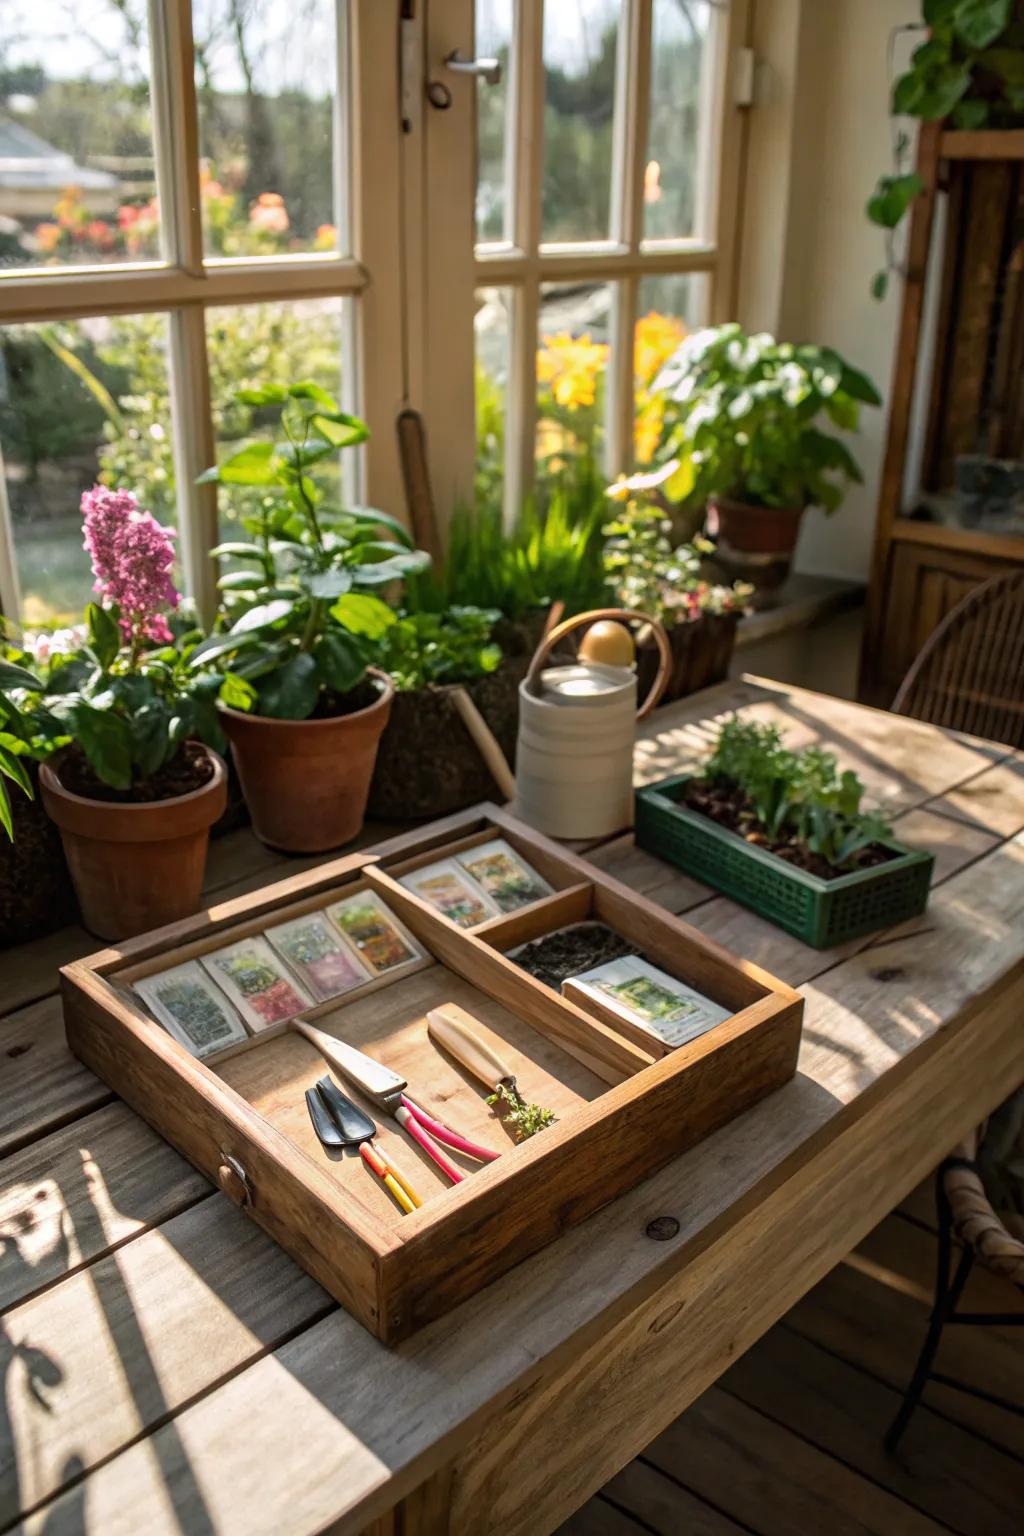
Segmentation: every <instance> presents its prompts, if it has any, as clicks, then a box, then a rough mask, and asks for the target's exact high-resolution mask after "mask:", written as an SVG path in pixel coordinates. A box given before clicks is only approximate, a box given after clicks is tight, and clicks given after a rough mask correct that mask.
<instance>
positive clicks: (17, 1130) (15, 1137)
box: [0, 997, 114, 1156]
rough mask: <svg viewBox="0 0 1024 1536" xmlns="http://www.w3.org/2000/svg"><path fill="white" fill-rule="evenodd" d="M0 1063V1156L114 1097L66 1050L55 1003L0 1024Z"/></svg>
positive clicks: (45, 1002) (22, 1012) (36, 1006)
mask: <svg viewBox="0 0 1024 1536" xmlns="http://www.w3.org/2000/svg"><path fill="white" fill-rule="evenodd" d="M0 1063H2V1066H3V1092H2V1093H0V1156H3V1155H5V1154H6V1153H9V1152H14V1151H16V1150H17V1149H18V1148H19V1147H22V1146H24V1145H26V1144H27V1143H28V1142H30V1141H32V1140H34V1139H35V1138H36V1137H39V1136H45V1135H46V1134H47V1133H48V1132H50V1131H52V1130H55V1129H56V1128H57V1127H58V1126H61V1125H65V1124H67V1122H68V1121H69V1120H72V1119H75V1118H76V1117H77V1116H79V1115H85V1114H88V1113H89V1112H90V1110H93V1109H98V1108H99V1107H100V1105H101V1104H109V1103H110V1102H111V1101H112V1099H113V1097H114V1095H113V1094H112V1093H111V1091H110V1089H109V1088H108V1087H107V1086H106V1084H105V1083H101V1082H100V1080H99V1078H98V1077H94V1076H93V1074H92V1073H91V1072H90V1071H89V1070H88V1068H86V1067H83V1066H82V1064H81V1062H79V1061H77V1060H76V1058H75V1057H74V1056H72V1054H71V1052H70V1051H69V1050H68V1046H67V1040H66V1039H65V1036H64V1017H63V1014H62V1013H61V1006H60V999H59V998H58V997H47V998H44V999H43V1000H42V1002H38V1003H30V1004H29V1005H28V1007H26V1008H19V1009H18V1011H17V1012H16V1013H11V1014H8V1015H7V1017H6V1018H5V1019H0Z"/></svg>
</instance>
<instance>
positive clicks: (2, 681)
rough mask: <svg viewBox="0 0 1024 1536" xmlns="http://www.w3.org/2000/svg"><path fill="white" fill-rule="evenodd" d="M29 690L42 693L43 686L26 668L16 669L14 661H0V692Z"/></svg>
mask: <svg viewBox="0 0 1024 1536" xmlns="http://www.w3.org/2000/svg"><path fill="white" fill-rule="evenodd" d="M6 688H27V689H29V690H30V692H32V693H42V691H43V685H42V683H41V682H40V681H39V679H38V677H36V676H35V674H34V673H33V672H29V671H28V669H27V668H26V667H16V666H15V665H14V663H13V662H12V661H0V690H2V689H6Z"/></svg>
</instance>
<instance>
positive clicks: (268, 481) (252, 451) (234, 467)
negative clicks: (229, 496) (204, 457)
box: [196, 443, 279, 485]
mask: <svg viewBox="0 0 1024 1536" xmlns="http://www.w3.org/2000/svg"><path fill="white" fill-rule="evenodd" d="M278 483H279V481H278V466H277V460H276V456H275V452H274V445H273V443H247V444H246V446H245V447H244V448H240V449H239V450H238V452H237V453H233V454H232V455H231V457H230V458H229V459H225V460H224V462H223V463H222V464H216V465H214V467H213V468H212V469H208V470H206V471H205V472H204V473H203V474H201V475H200V476H199V478H198V479H197V481H196V484H197V485H212V484H218V485H276V484H278Z"/></svg>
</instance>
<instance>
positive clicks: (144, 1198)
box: [0, 1102, 211, 1313]
mask: <svg viewBox="0 0 1024 1536" xmlns="http://www.w3.org/2000/svg"><path fill="white" fill-rule="evenodd" d="M210 1193H211V1186H210V1185H209V1184H208V1183H207V1181H206V1180H205V1179H204V1178H203V1176H202V1174H200V1173H197V1172H196V1170H195V1169H194V1168H193V1167H192V1165H191V1164H190V1163H187V1162H186V1161H185V1159H184V1158H183V1157H179V1155H178V1153H177V1152H175V1151H174V1150H173V1148H172V1147H169V1146H168V1145H167V1143H166V1142H165V1141H164V1140H163V1139H162V1138H161V1137H159V1136H158V1135H157V1134H156V1132H155V1131H151V1130H150V1128H149V1127H148V1126H147V1125H146V1124H145V1123H144V1122H143V1121H142V1120H140V1119H139V1118H138V1116H137V1115H135V1114H133V1113H132V1111H131V1110H130V1109H128V1107H127V1106H126V1105H125V1104H122V1103H120V1102H115V1103H113V1104H108V1105H106V1106H105V1107H104V1108H102V1109H98V1110H95V1111H94V1112H93V1113H92V1114H91V1115H85V1116H84V1117H82V1118H81V1119H76V1120H74V1121H72V1122H71V1124H69V1125H67V1126H64V1127H63V1128H62V1129H60V1130H58V1131H54V1132H53V1133H52V1135H50V1136H45V1137H43V1138H42V1139H41V1140H39V1141H34V1142H32V1143H31V1144H30V1145H29V1146H27V1147H25V1148H23V1150H22V1151H20V1152H16V1153H14V1154H12V1155H11V1156H10V1157H8V1158H6V1159H5V1160H4V1162H3V1164H2V1165H0V1313H3V1312H6V1311H8V1310H9V1309H10V1308H11V1307H12V1306H15V1305H17V1304H18V1303H19V1302H22V1301H24V1300H26V1299H27V1298H28V1297H29V1296H31V1295H33V1294H35V1293H36V1292H37V1291H39V1290H41V1289H43V1288H44V1287H45V1286H47V1285H50V1284H51V1283H52V1282H53V1281H55V1280H59V1279H60V1278H61V1277H62V1276H65V1275H68V1274H71V1273H73V1272H74V1271H75V1270H76V1269H79V1268H80V1267H81V1266H82V1265H83V1264H86V1263H89V1262H90V1261H91V1260H93V1259H96V1258H98V1257H100V1256H101V1255H102V1254H104V1253H106V1252H108V1251H109V1250H110V1249H112V1248H115V1247H117V1246H119V1245H120V1244H121V1243H124V1242H127V1241H128V1240H130V1239H131V1238H133V1237H135V1236H136V1235H137V1234H138V1233H140V1232H143V1231H145V1230H146V1229H147V1228H149V1227H151V1226H155V1225H156V1224H157V1223H159V1222H162V1221H166V1220H168V1218H169V1217H171V1216H174V1215H176V1214H177V1212H179V1211H182V1210H185V1209H186V1208H187V1207H188V1206H190V1205H194V1204H195V1203H196V1201H198V1200H200V1199H202V1198H204V1196H207V1195H209V1194H210Z"/></svg>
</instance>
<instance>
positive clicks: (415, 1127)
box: [291, 1019, 501, 1184]
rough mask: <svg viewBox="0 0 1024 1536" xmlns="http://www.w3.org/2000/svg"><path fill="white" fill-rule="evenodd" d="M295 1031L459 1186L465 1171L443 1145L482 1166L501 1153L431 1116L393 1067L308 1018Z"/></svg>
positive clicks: (294, 1024) (294, 1026) (293, 1023)
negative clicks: (408, 1091) (411, 1093)
mask: <svg viewBox="0 0 1024 1536" xmlns="http://www.w3.org/2000/svg"><path fill="white" fill-rule="evenodd" d="M291 1028H292V1029H293V1030H294V1031H295V1032H296V1033H297V1034H300V1035H304V1036H305V1037H306V1039H307V1040H308V1041H309V1042H310V1044H311V1045H314V1046H315V1047H316V1049H317V1050H318V1051H319V1052H320V1054H321V1056H322V1057H323V1058H324V1060H325V1061H326V1062H327V1063H328V1064H329V1065H330V1066H332V1067H333V1068H334V1069H335V1070H336V1071H337V1072H339V1073H341V1075H342V1076H343V1077H346V1078H348V1080H349V1082H351V1083H354V1084H355V1086H356V1087H357V1088H358V1089H360V1090H361V1092H362V1093H364V1094H365V1095H366V1097H367V1098H368V1099H370V1100H371V1101H372V1102H373V1103H374V1104H375V1105H376V1106H377V1108H378V1109H379V1110H380V1111H381V1112H382V1113H383V1114H386V1115H391V1116H392V1118H393V1119H395V1120H397V1121H398V1124H399V1125H400V1126H401V1127H402V1130H403V1131H406V1132H407V1133H408V1134H409V1135H410V1136H411V1137H412V1139H413V1141H415V1142H416V1143H417V1144H418V1145H419V1146H421V1147H422V1148H423V1150H424V1152H425V1153H426V1154H427V1156H428V1157H429V1158H430V1159H431V1160H432V1161H433V1162H435V1163H436V1164H437V1166H438V1167H439V1168H440V1169H441V1171H442V1173H444V1174H446V1175H447V1177H448V1178H449V1179H451V1181H452V1183H453V1184H459V1183H461V1182H462V1180H463V1179H464V1178H465V1173H464V1171H463V1169H461V1168H457V1167H456V1165H455V1164H454V1163H453V1162H452V1160H451V1158H449V1157H446V1156H445V1154H444V1152H443V1150H442V1148H441V1146H439V1145H438V1143H439V1142H440V1143H443V1145H444V1146H446V1147H451V1148H452V1150H453V1151H455V1152H463V1153H465V1155H466V1156H467V1157H474V1158H476V1160H477V1161H478V1162H481V1163H492V1162H493V1161H494V1159H495V1158H496V1157H500V1156H501V1154H500V1152H495V1151H493V1150H492V1148H490V1147H482V1146H480V1145H479V1144H478V1143H477V1142H475V1141H470V1139H469V1137H468V1136H462V1135H460V1134H459V1132H458V1131H454V1130H452V1128H451V1126H450V1125H445V1123H444V1121H443V1120H437V1119H435V1118H434V1116H433V1115H428V1114H427V1112H426V1110H424V1109H421V1108H420V1106H419V1105H418V1104H416V1103H414V1102H413V1100H412V1099H410V1098H409V1097H408V1095H407V1094H406V1091H405V1090H406V1088H407V1087H408V1084H407V1083H406V1080H405V1078H404V1077H400V1076H399V1074H398V1073H397V1072H393V1071H392V1070H391V1068H390V1067H385V1066H384V1065H383V1064H382V1063H381V1062H379V1061H374V1059H373V1057H372V1056H365V1055H364V1054H363V1052H362V1051H357V1050H356V1048H355V1046H352V1045H346V1044H345V1042H344V1040H337V1039H335V1037H334V1036H333V1035H328V1034H325V1032H324V1031H323V1030H322V1029H317V1028H315V1026H314V1025H312V1024H307V1023H306V1021H305V1020H304V1019H293V1020H292V1021H291Z"/></svg>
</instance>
